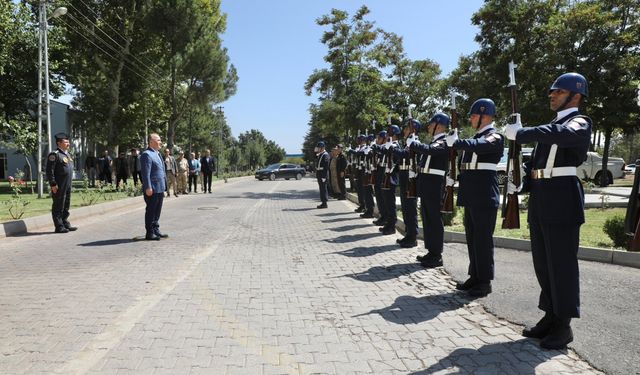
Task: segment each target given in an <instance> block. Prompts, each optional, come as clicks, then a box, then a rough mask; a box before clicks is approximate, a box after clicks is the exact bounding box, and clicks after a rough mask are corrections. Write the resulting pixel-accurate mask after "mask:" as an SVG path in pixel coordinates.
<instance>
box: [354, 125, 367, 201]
mask: <svg viewBox="0 0 640 375" xmlns="http://www.w3.org/2000/svg"><path fill="white" fill-rule="evenodd" d="M362 137H363V136H361V135H359V136H358V138H357V139H358V146H357V147H356V149H355V151H354V156H355V162H356V163H355V171H356V194H357V196H358V208H357V209H356V212H363V211H364V210H365V209H366V204H365V201H364V191H363V181H364V144H363V143H362V140H363V138H362Z"/></svg>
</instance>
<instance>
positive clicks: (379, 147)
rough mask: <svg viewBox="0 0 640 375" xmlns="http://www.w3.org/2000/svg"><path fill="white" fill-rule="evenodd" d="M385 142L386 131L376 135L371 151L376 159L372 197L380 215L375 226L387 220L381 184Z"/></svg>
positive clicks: (382, 180)
mask: <svg viewBox="0 0 640 375" xmlns="http://www.w3.org/2000/svg"><path fill="white" fill-rule="evenodd" d="M386 141H387V131H386V130H383V131H381V132H380V133H378V137H377V138H376V144H375V145H373V146H372V150H373V152H374V153H375V155H376V157H375V160H376V163H377V165H376V170H375V174H376V181H375V184H374V185H373V190H374V195H375V197H376V204H377V205H378V213H379V214H380V217H379V218H378V219H376V220H375V221H374V222H373V224H375V225H380V226H382V225H384V224H385V222H386V220H387V216H388V214H387V211H386V206H385V204H384V195H383V192H382V183H383V182H384V174H385V170H384V169H385V165H386V158H385V149H384V143H385V142H386Z"/></svg>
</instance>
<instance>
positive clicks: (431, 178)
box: [409, 113, 451, 268]
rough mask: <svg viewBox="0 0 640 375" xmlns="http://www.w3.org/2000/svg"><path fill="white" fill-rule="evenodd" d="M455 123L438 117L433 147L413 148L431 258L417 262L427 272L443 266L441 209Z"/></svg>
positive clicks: (417, 144) (429, 129) (432, 124)
mask: <svg viewBox="0 0 640 375" xmlns="http://www.w3.org/2000/svg"><path fill="white" fill-rule="evenodd" d="M450 122H451V120H450V118H449V116H448V115H446V114H444V113H436V114H435V115H434V116H433V117H431V120H429V125H428V126H427V132H428V133H429V134H430V135H431V142H430V143H429V144H426V143H425V144H422V143H420V142H419V141H414V142H412V143H411V144H410V146H409V147H410V148H411V150H413V151H415V152H416V153H418V154H419V155H421V158H420V164H419V166H420V169H419V171H418V196H419V197H420V214H421V216H422V234H423V236H424V247H425V248H426V249H427V254H426V255H424V256H420V255H419V256H418V257H417V258H416V259H417V260H418V261H419V262H420V264H421V265H422V266H423V267H425V268H434V267H440V266H442V248H443V243H444V223H443V221H442V214H441V213H440V208H441V207H442V199H443V196H444V186H445V176H446V174H447V169H448V163H449V148H448V147H447V143H446V142H445V140H444V137H445V136H446V133H447V130H448V129H449V124H450Z"/></svg>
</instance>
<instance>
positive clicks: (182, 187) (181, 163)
mask: <svg viewBox="0 0 640 375" xmlns="http://www.w3.org/2000/svg"><path fill="white" fill-rule="evenodd" d="M177 164H178V191H179V192H180V194H188V193H187V179H188V178H189V162H188V161H187V159H186V158H185V157H184V151H180V153H179V154H178V160H177Z"/></svg>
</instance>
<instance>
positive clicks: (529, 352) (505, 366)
mask: <svg viewBox="0 0 640 375" xmlns="http://www.w3.org/2000/svg"><path fill="white" fill-rule="evenodd" d="M565 352H566V351H557V350H550V351H544V350H541V349H540V348H539V347H538V345H537V344H536V342H535V341H534V340H531V339H520V340H517V341H512V342H500V343H495V344H487V345H484V346H482V347H480V348H478V349H471V348H459V349H456V350H454V351H453V352H451V353H450V354H449V355H447V356H446V357H444V358H442V359H440V360H439V361H438V362H437V363H435V364H433V365H431V366H429V368H426V369H424V370H420V371H416V372H412V373H409V374H408V375H428V374H434V373H437V372H440V371H443V370H451V369H453V368H457V369H458V370H459V371H458V372H447V374H475V373H482V374H523V375H534V374H536V368H537V367H538V366H539V365H540V364H542V363H545V362H547V361H549V360H550V359H552V358H553V357H555V356H557V355H559V354H562V353H565ZM479 364H482V365H479ZM541 370H543V369H541V368H539V369H538V371H540V372H544V373H547V372H545V371H544V370H543V371H541ZM550 370H551V369H550ZM548 373H551V372H548Z"/></svg>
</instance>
